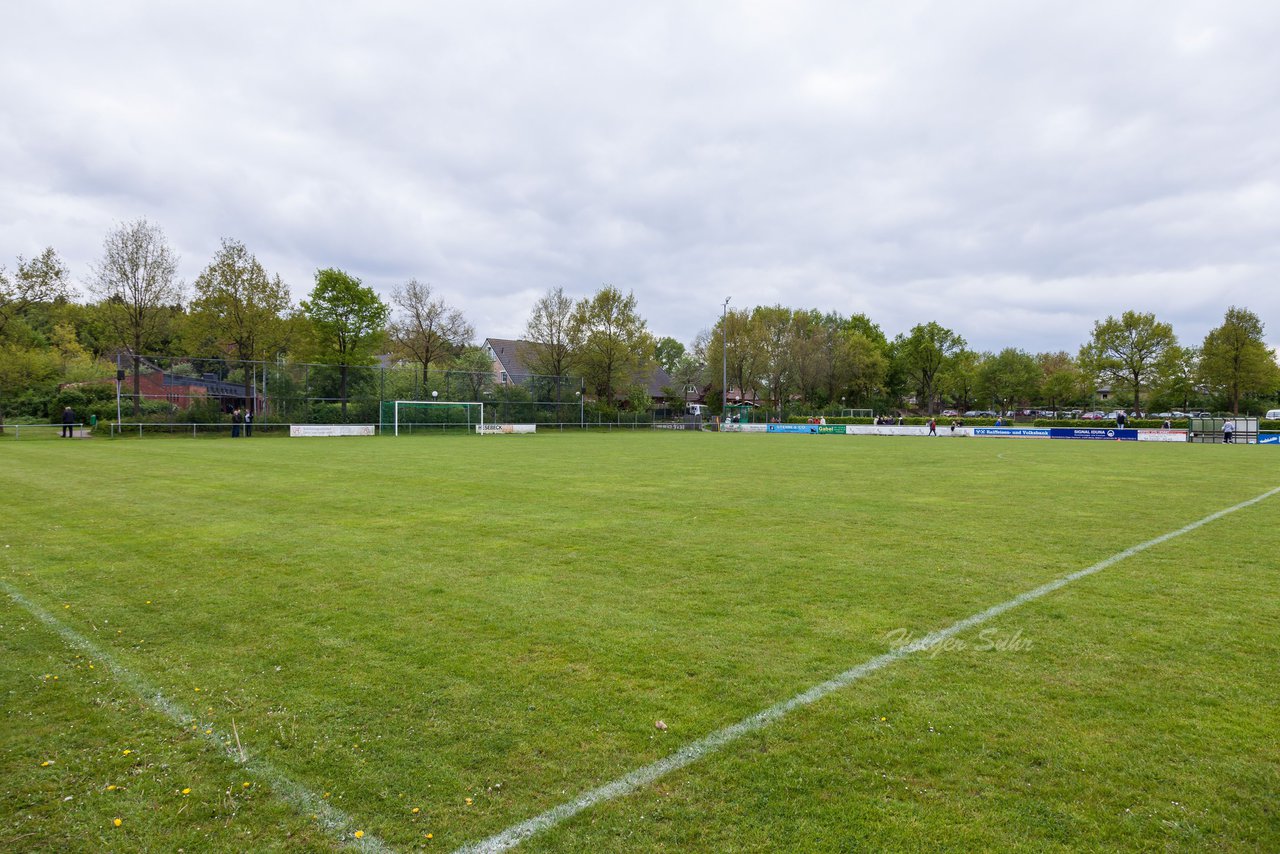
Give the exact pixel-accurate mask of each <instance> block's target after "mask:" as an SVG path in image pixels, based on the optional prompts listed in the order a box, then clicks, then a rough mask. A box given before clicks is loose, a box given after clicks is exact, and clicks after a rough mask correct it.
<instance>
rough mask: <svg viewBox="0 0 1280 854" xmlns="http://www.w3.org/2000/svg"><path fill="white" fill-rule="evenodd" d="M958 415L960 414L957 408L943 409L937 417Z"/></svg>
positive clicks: (954, 416)
mask: <svg viewBox="0 0 1280 854" xmlns="http://www.w3.org/2000/svg"><path fill="white" fill-rule="evenodd" d="M959 415H960V411H959V410H958V409H944V410H942V415H940V416H938V417H939V418H956V417H958V416H959Z"/></svg>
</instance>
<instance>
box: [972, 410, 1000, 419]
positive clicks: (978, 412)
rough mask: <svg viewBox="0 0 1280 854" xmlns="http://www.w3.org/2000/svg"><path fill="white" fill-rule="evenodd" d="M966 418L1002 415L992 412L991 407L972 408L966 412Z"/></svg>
mask: <svg viewBox="0 0 1280 854" xmlns="http://www.w3.org/2000/svg"><path fill="white" fill-rule="evenodd" d="M964 417H965V418H999V417H1000V416H999V415H998V414H997V413H995V412H992V411H991V410H990V409H970V410H969V411H968V412H966V413H965V414H964Z"/></svg>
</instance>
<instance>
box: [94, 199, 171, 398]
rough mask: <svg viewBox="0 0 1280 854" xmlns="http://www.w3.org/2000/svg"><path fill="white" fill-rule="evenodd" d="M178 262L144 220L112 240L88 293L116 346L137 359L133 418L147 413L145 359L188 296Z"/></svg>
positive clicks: (157, 230)
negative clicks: (94, 299) (143, 388)
mask: <svg viewBox="0 0 1280 854" xmlns="http://www.w3.org/2000/svg"><path fill="white" fill-rule="evenodd" d="M177 273H178V256H177V255H175V254H174V252H173V250H172V249H171V248H170V247H169V242H168V241H167V240H166V239H165V236H164V232H163V231H161V230H160V228H159V227H158V226H155V225H152V224H151V223H149V222H147V221H146V220H145V219H138V220H135V221H133V222H129V223H125V224H124V225H121V226H119V227H118V228H116V229H115V230H114V231H112V232H111V233H110V234H108V235H107V238H106V240H105V241H104V242H103V247H102V260H101V261H99V262H98V264H97V265H96V266H95V267H94V279H93V282H92V284H91V285H90V286H89V290H90V291H91V292H92V294H93V295H94V296H96V297H97V298H98V300H99V303H98V306H99V310H100V312H101V316H102V318H103V320H104V321H105V323H106V325H107V327H108V329H109V330H110V331H111V334H112V337H113V339H114V341H115V343H116V344H118V345H119V346H121V347H123V348H124V349H126V350H127V351H128V352H129V355H130V356H131V357H132V359H133V414H134V415H135V416H136V415H138V414H139V413H140V412H141V411H142V393H141V380H142V372H141V370H140V369H141V359H142V356H143V355H145V354H146V353H148V352H149V351H150V350H152V348H154V347H156V346H157V345H159V344H160V343H161V342H163V341H165V340H166V338H167V337H168V335H169V333H170V331H171V327H172V322H173V315H174V313H175V310H176V309H177V308H178V307H180V304H181V302H182V296H183V288H182V284H181V283H180V282H179V281H178V280H177Z"/></svg>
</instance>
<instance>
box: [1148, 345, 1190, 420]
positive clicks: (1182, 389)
mask: <svg viewBox="0 0 1280 854" xmlns="http://www.w3.org/2000/svg"><path fill="white" fill-rule="evenodd" d="M1200 375H1201V372H1200V348H1199V347H1182V346H1179V345H1177V344H1175V345H1174V346H1172V347H1166V348H1165V351H1164V353H1163V354H1161V356H1160V362H1159V363H1158V364H1157V365H1156V372H1155V380H1154V386H1155V395H1154V396H1153V400H1161V401H1164V403H1162V404H1161V407H1162V408H1163V407H1164V406H1166V405H1167V406H1169V408H1171V409H1172V408H1181V409H1184V410H1188V409H1191V400H1192V398H1199V397H1201V390H1200V388H1198V386H1199V383H1200ZM1148 408H1153V407H1148Z"/></svg>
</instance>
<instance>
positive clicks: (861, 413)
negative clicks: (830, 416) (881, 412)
mask: <svg viewBox="0 0 1280 854" xmlns="http://www.w3.org/2000/svg"><path fill="white" fill-rule="evenodd" d="M874 416H875V412H874V411H873V410H871V409H841V410H840V417H841V418H872V417H874Z"/></svg>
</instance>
